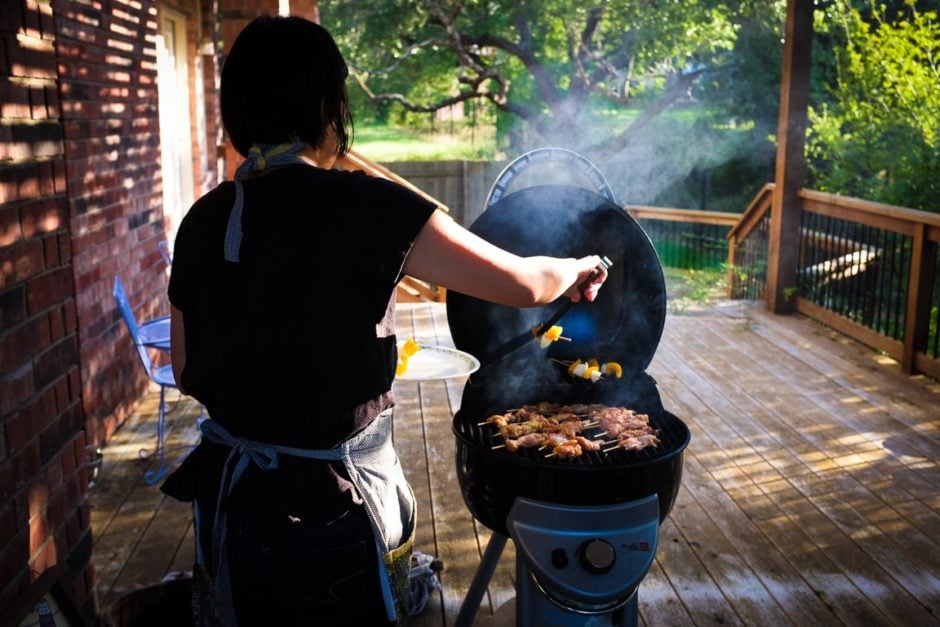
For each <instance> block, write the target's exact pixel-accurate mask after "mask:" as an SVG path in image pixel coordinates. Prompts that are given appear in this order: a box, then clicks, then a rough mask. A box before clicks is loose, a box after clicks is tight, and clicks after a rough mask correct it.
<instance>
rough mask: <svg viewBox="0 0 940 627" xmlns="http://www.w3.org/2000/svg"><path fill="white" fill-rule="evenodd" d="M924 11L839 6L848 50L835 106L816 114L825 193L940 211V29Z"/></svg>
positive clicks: (842, 54)
mask: <svg viewBox="0 0 940 627" xmlns="http://www.w3.org/2000/svg"><path fill="white" fill-rule="evenodd" d="M897 4H899V3H895V5H897ZM918 4H922V3H915V2H913V1H910V0H909V1H908V2H905V3H904V6H901V7H898V6H894V7H891V8H890V10H889V9H886V8H885V7H884V6H875V7H872V8H869V9H867V10H866V11H865V12H862V11H860V10H859V9H857V8H853V7H851V6H849V5H848V4H847V3H846V2H844V0H841V1H839V2H835V3H833V5H832V6H831V7H830V9H829V12H828V16H827V17H828V18H829V19H828V20H827V23H828V24H831V25H833V28H837V29H839V34H840V35H841V36H842V37H843V38H844V41H845V44H844V46H843V47H842V48H841V49H840V51H839V53H838V54H837V55H836V77H835V80H834V82H833V85H832V87H831V90H830V94H831V98H830V100H829V102H824V103H822V104H820V105H819V106H817V107H814V108H812V109H811V111H810V123H811V126H810V129H809V133H808V144H807V152H808V156H809V160H808V162H809V166H810V171H811V174H812V175H813V177H814V181H813V186H814V187H816V188H817V189H821V190H825V191H832V192H836V193H840V194H845V195H849V196H856V197H860V198H866V199H869V200H876V201H880V202H885V203H889V204H895V205H901V206H905V207H912V208H917V209H923V210H927V211H940V201H938V198H940V65H938V59H940V24H938V22H937V13H936V11H933V10H929V11H928V10H919V8H918Z"/></svg>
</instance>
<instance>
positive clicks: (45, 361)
mask: <svg viewBox="0 0 940 627" xmlns="http://www.w3.org/2000/svg"><path fill="white" fill-rule="evenodd" d="M173 4H174V6H175V7H176V8H177V9H179V10H181V11H183V12H184V13H185V14H187V15H188V16H189V18H190V21H189V23H188V24H187V34H188V35H189V36H190V41H191V44H192V47H191V49H190V54H191V55H192V58H191V59H190V63H191V65H190V68H191V70H193V69H195V68H196V67H197V66H198V65H201V66H202V67H201V69H202V73H201V75H200V73H199V72H192V73H191V80H192V81H194V84H191V88H195V82H196V81H201V85H202V89H203V96H204V98H203V100H202V101H201V103H200V104H194V109H193V116H194V118H195V117H198V116H199V115H200V114H204V116H205V118H204V124H203V125H202V126H201V127H200V126H198V125H197V126H194V127H193V131H194V136H195V134H201V133H202V132H204V133H205V139H204V140H203V141H202V142H201V145H200V142H199V141H198V138H196V139H194V142H193V167H194V170H195V174H196V176H195V181H196V183H197V184H196V190H195V191H196V194H197V195H199V194H201V193H204V192H205V191H208V190H209V189H211V188H212V187H214V186H215V185H216V184H217V183H218V181H219V178H220V176H219V173H220V171H222V170H224V152H225V148H224V138H223V137H222V134H221V121H220V119H219V113H218V102H217V87H218V76H219V70H220V64H221V60H222V58H223V57H222V56H221V55H219V54H216V52H217V51H221V50H222V49H223V46H222V45H221V42H223V41H224V42H227V43H229V44H230V42H231V40H232V38H234V36H235V34H237V32H238V31H239V30H240V29H241V28H242V27H243V26H244V24H245V23H247V21H248V20H249V19H251V17H253V16H254V15H257V14H258V13H260V12H264V11H275V10H276V9H277V4H278V3H277V0H261V3H260V6H259V3H258V2H252V1H249V0H203V1H202V2H195V0H178V1H177V2H175V3H173ZM302 10H303V12H305V13H306V12H315V10H316V2H315V0H304V5H303V7H302ZM223 14H227V16H228V17H229V18H231V23H229V22H228V21H227V20H225V19H220V18H221V16H222V15H223ZM157 19H158V4H157V0H136V1H135V2H126V1H125V0H0V321H2V329H0V619H2V620H0V622H4V624H5V621H7V620H8V619H10V617H16V616H18V615H20V614H21V613H23V612H25V611H26V610H28V609H29V608H30V607H31V606H32V604H33V603H34V602H35V601H36V600H38V598H39V597H40V596H41V595H42V594H44V593H45V592H46V591H47V590H49V589H50V588H51V589H53V591H54V592H56V593H57V594H60V595H61V596H62V597H63V599H64V600H65V601H66V603H67V604H68V605H69V606H71V608H73V609H75V610H76V611H77V613H76V614H75V615H74V616H72V617H71V618H73V619H74V620H75V621H77V622H78V623H82V622H84V623H87V624H91V623H92V622H94V621H95V620H96V618H97V611H98V608H97V607H96V606H97V602H96V596H95V593H94V586H95V581H94V564H93V560H92V558H91V547H92V538H91V531H90V519H89V512H88V507H87V503H86V497H87V490H88V488H87V486H88V478H87V469H86V464H85V461H86V450H87V448H89V447H93V446H96V445H103V444H106V443H107V441H108V440H109V439H110V436H111V435H112V434H113V433H114V431H115V430H116V429H117V428H118V427H119V426H120V425H121V424H122V423H123V422H124V420H125V419H126V418H127V416H128V415H130V413H131V412H132V411H134V409H135V408H136V404H137V402H138V400H139V399H140V398H141V396H142V394H143V392H144V391H145V390H146V388H147V386H148V380H147V377H146V375H145V373H144V372H143V369H142V368H141V366H140V364H139V362H138V361H137V355H136V353H135V351H134V350H133V347H132V345H131V342H130V338H129V337H128V335H127V332H126V330H125V329H124V327H123V323H122V322H121V320H120V317H119V315H118V313H117V311H116V309H115V306H114V301H113V298H112V295H111V290H112V287H113V282H114V277H115V276H116V275H119V276H120V277H121V279H122V281H123V282H124V285H125V289H126V290H127V292H128V296H129V298H130V300H131V302H132V303H133V304H134V305H135V310H136V314H137V316H138V318H139V319H145V318H150V317H153V316H157V315H162V314H165V313H167V312H168V303H167V301H166V272H165V267H164V265H163V262H162V260H161V257H160V254H159V251H158V250H157V242H158V241H160V240H162V239H165V238H166V232H167V230H166V229H167V224H166V220H165V217H164V215H163V211H162V207H161V203H162V187H161V186H162V176H161V170H160V138H159V122H158V121H159V112H158V102H159V100H158V94H157V67H156V37H157V34H158V30H159V27H158V23H157ZM206 43H208V44H209V46H205V45H203V44H206ZM197 44H198V45H197ZM192 93H194V92H191V94H192ZM193 102H194V103H196V102H197V100H196V99H195V98H194V99H193Z"/></svg>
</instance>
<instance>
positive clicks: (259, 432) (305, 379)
mask: <svg viewBox="0 0 940 627" xmlns="http://www.w3.org/2000/svg"><path fill="white" fill-rule="evenodd" d="M243 186H244V194H245V196H244V208H243V213H242V231H243V237H242V243H241V249H240V260H239V261H238V262H237V263H235V262H229V261H225V259H224V257H223V247H224V241H225V231H226V226H227V223H228V218H229V215H230V213H231V210H232V206H233V204H234V202H235V186H234V184H233V183H231V182H225V183H223V184H221V185H219V186H218V187H217V188H215V189H214V190H212V191H211V192H209V193H208V194H206V195H205V196H203V197H202V198H201V199H199V200H198V201H197V202H196V203H195V204H194V205H193V207H192V208H191V209H190V211H189V212H188V213H187V214H186V216H185V218H184V219H183V221H182V223H181V225H180V227H179V231H178V234H177V237H176V243H175V246H174V252H173V257H174V258H173V268H172V273H171V277H170V284H169V298H170V302H171V303H172V304H173V305H174V306H175V307H176V308H177V309H179V310H180V311H181V312H182V314H183V321H184V326H185V330H186V337H185V345H186V367H185V369H184V371H183V374H182V386H183V388H184V389H185V390H186V391H187V392H188V393H189V394H190V395H192V396H193V397H194V398H196V399H197V400H198V401H199V402H201V403H202V404H203V405H204V406H205V407H206V409H207V411H208V413H209V416H210V417H211V418H212V419H214V420H216V421H218V422H219V423H220V424H221V425H222V426H224V427H225V428H226V429H228V430H229V431H230V432H231V433H232V434H233V435H235V436H236V437H242V438H248V439H251V440H257V441H260V442H265V443H270V444H280V445H285V446H291V447H295V448H330V447H332V446H334V445H336V444H337V443H338V442H341V441H342V440H344V439H346V438H347V437H349V436H350V435H352V434H354V433H356V432H357V431H359V430H361V429H362V428H364V427H365V426H366V425H368V424H369V423H370V422H371V421H372V420H373V419H374V418H375V417H376V416H377V415H378V414H379V413H381V412H382V411H383V410H385V409H388V408H390V407H391V406H392V404H393V402H394V401H393V397H392V392H391V387H392V381H393V379H394V376H395V365H396V361H397V347H396V338H395V333H394V303H395V288H396V284H397V282H398V281H399V279H400V278H401V269H402V265H403V264H404V261H405V257H406V256H407V254H408V252H409V251H410V249H411V246H412V245H413V244H414V241H415V239H416V237H417V235H418V233H419V231H420V230H421V228H422V227H423V226H424V224H425V223H426V222H427V220H428V218H429V217H430V216H431V214H432V213H433V212H434V210H435V208H436V205H435V204H433V203H431V202H429V201H428V200H426V199H425V198H423V197H422V196H420V195H419V194H417V193H415V192H413V191H411V190H409V189H407V188H405V187H403V186H400V185H397V184H395V183H393V182H390V181H387V180H384V179H380V178H377V177H371V176H369V175H367V174H365V173H362V172H346V171H340V170H323V169H319V168H314V167H311V166H307V165H291V166H286V167H282V168H277V169H273V170H271V171H267V172H262V173H260V174H259V175H256V176H254V177H252V178H246V179H245V180H244V181H243ZM227 452H228V451H226V450H224V447H219V446H216V445H212V444H208V443H203V444H201V445H200V447H199V448H197V449H196V451H194V452H193V453H192V454H191V455H190V456H189V458H187V460H186V461H185V462H184V464H183V465H182V466H181V468H180V469H179V470H177V471H176V472H175V473H174V474H173V475H171V476H170V477H169V478H168V480H167V482H166V483H165V484H164V486H163V489H164V491H165V492H167V493H169V494H171V495H173V496H176V497H177V498H183V499H185V500H190V499H191V498H193V497H194V496H197V495H201V494H202V495H206V496H210V495H211V494H212V493H213V490H215V489H217V487H218V484H217V483H216V484H215V486H213V485H212V484H213V481H215V480H216V478H217V477H218V476H219V472H220V471H221V464H222V462H223V461H224V456H225V455H227ZM286 457H287V456H284V455H281V459H280V466H279V468H278V469H277V470H274V471H267V472H264V473H262V472H250V473H246V475H245V478H244V479H243V480H242V481H241V482H240V484H239V487H238V488H237V493H236V496H237V497H238V498H235V499H234V501H233V502H235V503H237V502H243V501H247V502H250V503H251V505H250V507H251V508H252V509H255V508H264V507H268V508H275V509H277V510H284V511H285V512H287V513H291V515H292V516H294V517H299V515H300V513H301V512H300V511H299V510H298V508H302V509H308V508H309V507H310V506H311V505H312V504H311V503H310V501H309V500H308V499H314V501H313V504H316V507H317V511H312V512H311V511H307V512H306V515H308V516H313V517H314V518H322V519H329V518H330V516H331V515H333V514H334V513H336V512H341V511H344V510H345V508H348V506H349V504H350V503H352V502H354V501H355V497H354V495H353V494H352V493H351V492H350V486H349V484H348V483H347V482H346V481H345V480H344V478H343V475H344V473H343V472H342V469H341V466H337V465H336V464H332V465H330V464H327V463H325V462H317V461H310V460H298V459H296V458H289V459H285V458H286ZM331 492H332V494H333V495H334V496H336V497H342V498H338V499H337V498H334V499H332V501H333V502H332V504H330V499H329V496H330V493H331ZM241 497H248V498H247V499H245V498H241ZM325 497H326V498H325ZM259 500H260V501H261V502H259ZM285 501H287V502H286V503H285ZM272 513H274V512H272ZM278 513H279V514H280V513H283V512H278Z"/></svg>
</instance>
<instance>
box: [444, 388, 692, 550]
mask: <svg viewBox="0 0 940 627" xmlns="http://www.w3.org/2000/svg"><path fill="white" fill-rule="evenodd" d="M493 391H494V390H493V387H492V386H487V387H485V388H475V387H474V384H473V383H472V382H468V384H467V387H466V388H465V390H464V398H463V401H462V403H461V408H460V410H458V412H457V413H456V414H455V415H454V420H453V423H452V428H453V432H454V435H455V436H456V467H457V479H458V482H459V484H460V489H461V493H462V496H463V499H464V503H465V504H466V505H467V508H468V509H469V510H470V512H471V514H472V515H473V517H474V518H476V519H477V520H478V521H480V522H481V523H482V524H484V525H486V527H488V528H489V529H491V530H493V531H496V532H498V533H501V534H503V535H508V531H507V528H506V517H507V516H508V515H509V511H510V510H511V509H512V506H513V503H514V501H515V499H516V497H519V496H522V497H527V498H531V499H536V500H539V501H544V502H548V503H557V504H562V505H577V506H591V505H612V504H616V503H624V502H627V501H633V500H636V499H639V498H643V497H646V496H649V495H651V494H654V493H655V494H656V495H657V496H658V499H659V515H660V522H661V521H662V520H664V519H665V518H666V516H667V515H669V512H670V510H671V509H672V504H673V503H674V502H675V499H676V495H677V494H678V492H679V485H680V483H681V480H682V466H683V460H684V456H685V448H686V446H687V445H688V444H689V440H690V433H689V428H688V427H687V426H686V424H685V423H684V422H682V420H680V419H679V418H678V417H676V416H674V415H673V414H671V413H669V412H668V411H666V410H664V409H663V408H662V406H661V405H660V403H659V401H658V394H657V393H656V391H655V383H654V382H653V381H652V379H651V378H649V377H647V376H643V377H640V380H638V381H632V382H617V381H609V382H598V383H596V384H592V383H589V382H585V383H584V384H583V385H582V384H575V385H568V384H552V385H533V386H528V387H526V388H523V389H520V388H519V387H518V386H513V388H512V389H511V390H507V389H504V390H501V391H502V392H504V394H496V396H497V397H499V398H498V400H497V399H494V398H493V397H494V394H493ZM540 401H547V402H559V403H601V404H605V405H611V406H619V405H623V406H625V407H629V408H631V409H634V410H636V411H637V412H638V413H646V414H648V415H649V416H650V423H651V424H652V425H653V426H654V427H656V428H657V429H659V430H660V433H659V438H660V445H659V446H657V447H655V448H646V449H643V450H641V451H625V450H622V449H618V450H615V451H611V452H609V453H603V452H593V453H584V454H582V455H581V456H580V457H575V458H570V459H555V458H545V455H544V453H543V452H541V451H537V450H534V449H523V450H520V451H517V452H515V453H510V452H507V451H505V450H501V449H496V450H494V449H493V446H494V445H497V444H500V443H501V441H502V438H500V437H499V436H498V435H497V434H496V429H495V428H494V427H493V426H491V425H480V424H479V423H481V422H483V421H485V420H486V419H487V417H489V416H490V415H492V414H494V413H503V412H505V411H506V410H507V409H510V408H512V407H519V406H521V405H523V404H529V403H533V404H534V403H538V402H540Z"/></svg>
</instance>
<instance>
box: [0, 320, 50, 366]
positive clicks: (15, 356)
mask: <svg viewBox="0 0 940 627" xmlns="http://www.w3.org/2000/svg"><path fill="white" fill-rule="evenodd" d="M49 342H50V334H49V320H48V318H47V317H46V316H39V317H36V318H33V319H31V320H29V321H28V322H26V323H25V324H22V325H20V326H19V327H17V328H15V329H13V330H12V331H10V333H9V334H7V336H6V337H5V338H4V340H3V343H2V346H0V364H3V370H7V369H12V368H16V367H19V366H21V365H23V364H26V363H28V362H29V361H30V359H31V358H32V357H34V356H35V355H36V354H37V353H39V352H40V351H43V350H45V349H46V347H48V346H49Z"/></svg>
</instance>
